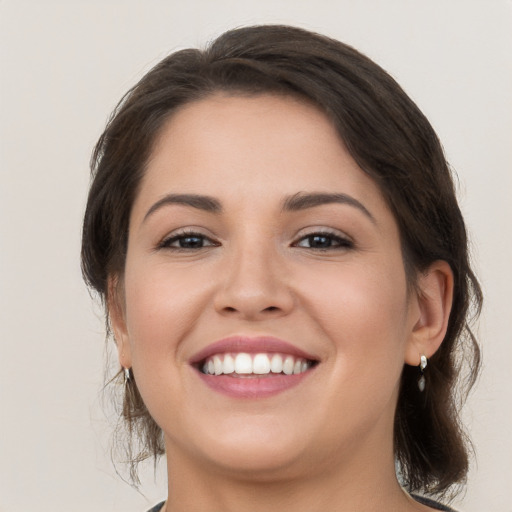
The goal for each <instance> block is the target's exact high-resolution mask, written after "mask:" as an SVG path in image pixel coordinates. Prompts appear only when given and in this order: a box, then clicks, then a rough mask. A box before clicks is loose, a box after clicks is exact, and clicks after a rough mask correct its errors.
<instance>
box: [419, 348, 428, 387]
mask: <svg viewBox="0 0 512 512" xmlns="http://www.w3.org/2000/svg"><path fill="white" fill-rule="evenodd" d="M426 367H427V356H424V355H422V356H421V357H420V372H421V376H420V378H419V379H418V389H419V390H420V392H421V393H423V391H425V375H424V372H425V368H426Z"/></svg>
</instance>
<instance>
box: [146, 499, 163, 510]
mask: <svg viewBox="0 0 512 512" xmlns="http://www.w3.org/2000/svg"><path fill="white" fill-rule="evenodd" d="M164 503H165V501H162V503H159V504H158V505H155V506H154V507H153V508H150V509H149V510H148V512H158V511H159V510H161V509H162V507H163V506H164Z"/></svg>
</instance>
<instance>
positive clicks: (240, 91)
mask: <svg viewBox="0 0 512 512" xmlns="http://www.w3.org/2000/svg"><path fill="white" fill-rule="evenodd" d="M217 92H221V93H227V94H234V95H258V94H265V93H270V94H284V95H294V96H296V97H299V98H302V99H304V100H305V101H309V102H311V103H313V104H315V105H316V106H317V107H318V108H320V109H321V110H323V111H324V112H325V114H326V115H327V116H328V117H329V118H330V119H331V120H332V122H333V123H334V125H335V126H336V128H337V130H338V132H339V135H340V138H341V139H342V140H343V141H344V143H345V145H346V147H347V149H348V151H349V152H350V154H351V155H352V157H353V158H354V159H355V161H356V162H357V163H358V164H359V166H360V167H361V169H363V170H364V171H365V172H366V173H368V174H369V175H370V176H371V177H372V178H373V179H374V180H375V182H376V183H377V184H378V186H379V187H380V189H381V191H382V193H383V194H384V196H385V198H386V200H387V202H388V204H389V206H390V208H391V210H392V211H393V213H394V216H395V218H396V221H397V223H398V226H399V229H400V234H401V243H402V250H403V255H404V263H405V268H406V272H407V275H408V279H409V284H410V285H411V286H414V281H415V276H416V275H417V273H418V272H421V271H423V270H425V269H426V268H427V267H428V266H429V264H431V263H433V262H434V261H435V260H444V261H446V262H448V263H449V265H450V267H451V269H452V271H453V274H454V283H455V284H454V300H453V307H452V311H451V315H450V320H449V325H448V331H447V333H446V336H445V339H444V341H443V343H442V345H441V347H440V349H439V350H438V351H437V352H436V354H435V355H434V356H433V357H432V359H431V361H430V362H429V367H428V372H427V374H426V378H427V385H426V389H425V391H424V393H420V392H419V391H418V387H417V379H418V369H417V368H415V367H410V366H405V367H404V370H403V374H402V381H401V390H400V395H399V399H398V405H397V409H396V416H395V434H394V435H395V439H394V444H395V455H396V459H397V463H398V468H399V472H400V475H401V478H402V479H403V482H404V484H405V485H406V486H407V487H408V489H409V490H410V491H416V490H422V491H423V492H428V493H432V494H443V493H446V491H447V490H448V489H450V488H452V487H451V486H453V485H454V484H456V483H460V482H461V481H463V480H464V478H465V475H466V473H467V469H468V453H467V444H468V443H467V439H466V438H465V436H464V434H463V431H462V429H461V426H460V422H459V416H458V413H459V410H460V405H461V404H462V401H463V400H462V399H463V398H464V397H465V394H464V393H462V392H461V391H460V390H461V389H465V391H468V390H469V388H470V387H471V385H472V384H473V383H474V381H475V378H476V375H477V370H478V367H479V360H480V355H479V349H478V346H477V344H476V342H475V339H474V336H473V335H472V333H471V331H470V329H469V326H468V321H469V319H470V313H471V312H472V313H474V314H475V315H476V314H477V313H478V312H479V310H480V307H481V301H482V296H481V291H480V287H479V285H478V282H477V280H476V278H475V276H474V274H473V272H472V270H471V268H470V263H469V258H468V242H467V236H466V230H465V226H464V221H463V219H462V215H461V212H460V210H459V207H458V204H457V200H456V197H455V191H454V184H453V180H452V176H451V172H450V169H449V166H448V164H447V162H446V159H445V157H444V154H443V149H442V147H441V144H440V142H439V140H438V138H437V136H436V134H435V132H434V130H433V128H432V127H431V125H430V124H429V122H428V121H427V119H426V118H425V116H424V115H423V114H422V113H421V111H420V110H419V109H418V107H417V106H416V105H415V104H414V102H413V101H412V100H411V99H410V98H409V97H408V96H407V95H406V94H405V92H404V91H403V90H402V89H401V88H400V86H399V85H398V84H397V83H396V82H395V81H394V80H393V79H392V78H391V77H390V76H389V75H388V74H387V73H386V72H385V71H384V70H383V69H381V68H380V67H379V66H378V65H376V64H375V63H374V62H373V61H371V60H370V59H368V58H367V57H365V56H364V55H362V54H361V53H359V52H357V51H356V50H354V49H353V48H351V47H350V46H347V45H345V44H343V43H340V42H338V41H336V40H333V39H329V38H327V37H324V36H321V35H319V34H315V33H311V32H308V31H305V30H302V29H299V28H294V27H287V26H277V25H266V26H256V27H247V28H241V29H237V30H232V31H229V32H227V33H225V34H223V35H221V36H220V37H219V38H218V39H216V40H215V41H213V42H212V43H211V44H210V45H209V46H208V47H207V48H206V49H205V50H204V51H200V50H195V49H190V50H182V51H178V52H176V53H173V54H172V55H170V56H168V57H167V58H165V59H164V60H163V61H161V62H160V63H159V64H158V65H157V66H155V67H154V68H153V69H152V70H151V71H150V72H149V73H147V74H146V75H145V76H144V77H143V78H142V80H141V81H140V82H139V83H138V84H137V85H136V86H135V87H133V88H132V89H131V90H130V91H129V92H128V93H127V94H126V95H125V97H124V98H123V99H122V100H121V102H120V103H119V105H118V106H117V108H116V109H115V111H114V113H113V114H112V117H111V119H110V121H109V123H108V125H107V127H106V129H105V131H104V133H103V134H102V135H101V137H100V139H99V141H98V143H97V145H96V148H95V151H94V154H93V157H92V173H93V178H94V179H93V182H92V185H91V188H90V192H89V199H88V203H87V209H86V213H85V219H84V224H83V239H82V268H83V275H84V278H85V281H86V282H87V284H88V285H89V286H90V287H92V288H93V289H94V290H96V291H97V292H98V293H99V294H100V296H101V298H102V299H103V301H104V302H106V300H108V297H107V295H108V293H109V290H108V278H109V276H110V277H111V276H117V277H119V278H122V274H123V269H124V263H125V257H126V247H127V239H128V228H129V225H128V224H129V215H130V211H131V208H132V204H133V202H134V198H135V197H136V195H137V191H138V186H139V184H140V181H141V178H142V176H143V174H144V170H145V164H146V162H147V160H148V158H149V156H150V154H151V150H152V145H153V143H154V141H155V138H156V137H157V135H158V133H159V130H160V128H161V127H162V125H163V124H164V122H165V121H166V120H167V119H168V118H169V116H171V115H172V113H173V112H174V111H176V109H177V108H179V107H180V106H183V105H185V104H187V103H190V102H193V101H196V100H199V99H201V98H205V97H208V96H210V95H212V94H214V93H217ZM107 318H108V312H107ZM463 362H465V363H466V364H465V366H464V368H465V372H464V371H463V366H462V363H463ZM457 382H458V384H459V386H458V387H457V386H456V383H457ZM461 384H465V386H461ZM123 415H124V418H125V420H126V422H127V423H128V427H129V432H131V433H132V434H133V437H134V439H135V440H138V441H139V442H140V443H141V445H140V446H139V448H140V450H139V451H138V452H137V453H136V452H135V451H134V452H130V453H131V460H132V461H138V460H140V459H143V458H145V457H147V456H151V455H154V456H157V455H160V454H162V453H163V443H162V435H161V431H160V429H159V427H158V426H157V425H156V424H155V422H154V421H153V419H152V418H151V416H150V415H149V413H148V411H147V410H146V408H145V406H144V403H143V401H142V399H141V397H140V394H139V393H138V390H137V387H136V384H135V382H134V380H133V376H132V379H131V380H130V381H129V384H128V386H127V390H126V392H125V403H124V408H123ZM129 446H133V445H132V444H131V443H130V444H129ZM132 469H133V466H132ZM134 474H135V473H133V475H134Z"/></svg>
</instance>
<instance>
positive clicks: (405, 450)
mask: <svg viewBox="0 0 512 512" xmlns="http://www.w3.org/2000/svg"><path fill="white" fill-rule="evenodd" d="M93 176H94V180H93V183H92V186H91V190H90V193H89V200H88V205H87V211H86V214H85V220H84V228H83V245H82V264H83V271H84V276H85V279H86V281H87V283H88V284H89V285H90V286H91V287H92V288H93V289H94V290H96V291H97V292H98V293H99V294H100V296H101V297H102V299H103V300H104V302H105V305H106V311H107V318H108V322H109V324H108V325H109V327H110V328H111V329H112V332H113V335H114V338H115V340H116V344H117V348H118V352H119V361H120V365H121V369H120V372H119V374H118V377H119V378H124V379H125V392H124V407H123V416H124V419H125V421H126V423H127V426H128V429H129V432H130V433H131V435H132V442H134V443H135V442H139V443H140V445H139V450H136V449H135V448H134V446H135V445H134V444H132V445H130V448H131V449H132V450H133V451H132V461H133V464H134V465H133V466H132V469H134V467H135V464H136V462H137V461H138V460H141V459H142V458H145V457H148V456H155V457H156V456H158V455H161V454H163V453H165V454H166V457H167V465H168V479H169V495H168V499H167V501H166V502H165V503H161V504H159V505H157V506H156V507H155V508H154V509H153V510H154V511H157V510H161V511H165V512H178V511H190V510H200V511H205V512H206V511H219V510H223V511H231V510H237V511H248V512H249V511H254V510H279V511H288V510H293V511H302V510H304V511H309V512H311V511H333V512H335V511H336V512H338V511H339V512H346V511H352V512H353V511H356V510H357V511H366V512H370V511H377V510H378V511H383V510H386V511H399V512H402V511H403V512H405V511H418V510H423V511H425V510H450V509H449V508H447V507H446V506H444V505H441V504H440V503H439V502H438V501H434V500H432V499H429V498H424V497H420V496H418V494H417V493H420V494H430V495H431V496H432V495H433V496H434V497H436V496H437V497H441V498H442V497H443V496H446V495H447V493H448V491H452V490H453V488H454V487H453V486H454V485H456V484H458V483H460V482H462V481H463V480H464V477H465V475H466V472H467V467H468V455H467V448H466V446H465V438H464V436H463V434H462V432H461V428H460V425H459V422H458V414H457V412H458V411H457V407H456V406H455V403H454V395H455V392H456V389H455V388H454V384H455V382H456V380H457V377H458V376H459V374H460V364H459V363H460V361H461V358H462V351H466V356H465V358H466V359H469V360H470V370H469V371H470V373H469V377H468V378H467V383H469V384H470V385H471V384H472V382H473V381H474V378H475V375H476V371H477V368H478V362H479V352H478V347H477V345H476V343H475V340H474V338H473V336H472V334H471V331H470V330H469V328H468V324H467V320H468V309H469V306H470V304H471V302H472V301H473V303H474V305H475V306H476V310H477V311H478V309H479V307H480V303H481V292H480V288H479V286H478V282H477V281H476V278H475V276H474V275H473V273H472V271H471V268H470V266H469V262H468V254H467V240H466V232H465V227H464V222H463V219H462V217H461V213H460V210H459V208H458V206H457V202H456V199H455V194H454V188H453V183H452V179H451V176H450V172H449V168H448V165H447V163H446V161H445V159H444V156H443V151H442V148H441V145H440V143H439V141H438V139H437V137H436V135H435V133H434V131H433V129H432V127H431V126H430V124H429V123H428V121H427V120H426V119H425V117H424V116H423V115H422V114H421V112H420V111H419V110H418V108H417V107H416V106H415V105H414V103H413V102H412V101H411V100H410V99H409V98H408V97H407V96H406V94H405V93H404V92H403V91H402V90H401V89H400V87H399V86H398V85H397V84H396V83H395V82H394V80H393V79H392V78H391V77H390V76H389V75H387V74H386V73H385V72H384V71H383V70H382V69H381V68H379V67H378V66H377V65H376V64H375V63H373V62H372V61H370V60H369V59H368V58H366V57H364V56H363V55H361V54H360V53H358V52H357V51H355V50H354V49H352V48H350V47H348V46H346V45H344V44H342V43H339V42H337V41H334V40H331V39H328V38H325V37H323V36H320V35H317V34H313V33H310V32H306V31H304V30H302V29H298V28H293V27H283V26H259V27H248V28H243V29H238V30H234V31H231V32H228V33H226V34H224V35H222V36H221V37H219V38H218V39H217V40H216V41H214V42H213V43H212V44H211V45H210V46H209V48H208V49H206V50H205V51H198V50H184V51H180V52H177V53H175V54H172V55H170V56H169V57H167V58H166V59H164V60H163V61H162V62H161V63H160V64H158V65H157V66H156V67H155V68H154V69H153V70H151V71H150V72H149V73H148V74H147V75H146V76H145V77H144V78H143V79H142V80H141V81H140V82H139V83H138V84H137V85H136V86H135V87H134V88H133V89H132V90H131V91H129V93H128V94H127V95H126V97H125V98H124V99H123V100H122V101H121V103H120V104H119V106H118V108H117V109H116V111H115V112H114V114H113V116H112V118H111V120H110V122H109V124H108V126H107V128H106V130H105V132H104V133H103V135H102V136H101V138H100V140H99V142H98V144H97V146H96V150H95V153H94V157H93ZM397 473H398V477H397ZM133 475H134V476H136V474H135V473H133Z"/></svg>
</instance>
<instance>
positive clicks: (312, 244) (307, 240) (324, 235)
mask: <svg viewBox="0 0 512 512" xmlns="http://www.w3.org/2000/svg"><path fill="white" fill-rule="evenodd" d="M294 245H295V246H296V247H304V248H306V249H318V250H324V251H325V250H329V249H351V248H353V247H354V244H353V242H352V241H351V240H349V239H348V238H345V237H343V236H340V235H338V234H334V233H330V232H318V233H309V234H308V235H306V236H304V237H302V238H300V239H299V241H298V242H295V244H294Z"/></svg>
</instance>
